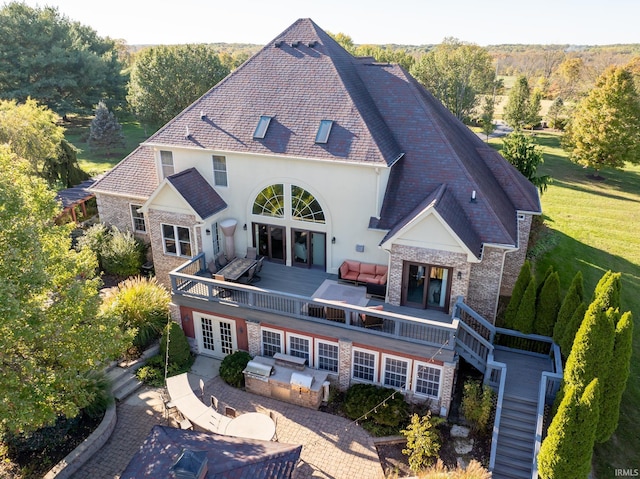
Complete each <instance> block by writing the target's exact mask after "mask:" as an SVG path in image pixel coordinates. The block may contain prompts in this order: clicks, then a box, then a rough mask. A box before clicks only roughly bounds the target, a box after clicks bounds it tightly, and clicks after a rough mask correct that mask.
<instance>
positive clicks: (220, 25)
mask: <svg viewBox="0 0 640 479" xmlns="http://www.w3.org/2000/svg"><path fill="white" fill-rule="evenodd" d="M24 1H25V3H26V4H28V5H30V6H32V7H35V6H39V7H43V6H45V5H46V6H53V7H57V8H58V10H59V12H60V13H61V14H62V15H65V16H67V17H68V18H70V19H71V20H74V21H78V22H80V23H82V24H83V25H87V26H90V27H92V28H93V29H94V30H96V31H97V32H98V34H99V35H100V36H101V37H111V38H113V39H123V40H125V42H126V43H127V44H129V45H148V44H178V43H218V42H223V43H253V44H259V45H263V44H266V43H268V42H270V41H271V40H273V39H274V38H275V37H276V36H277V35H278V34H279V33H280V32H281V31H283V30H284V29H285V28H287V27H288V26H289V25H290V24H292V23H293V22H294V21H295V20H297V19H298V18H311V19H312V20H313V21H314V22H315V23H316V24H318V25H319V26H320V27H321V28H322V29H323V30H326V31H329V32H331V33H339V32H341V33H345V34H347V35H349V36H350V37H351V38H352V39H353V41H354V43H356V44H389V43H395V44H402V45H423V44H437V43H440V42H442V40H443V39H444V38H445V37H455V38H457V39H459V40H463V41H467V42H471V43H475V44H478V45H481V46H486V45H496V44H504V43H520V44H572V45H609V44H616V43H640V28H638V19H640V1H638V0H535V1H512V2H508V1H502V2H486V1H482V0H473V1H472V0H436V1H434V0H367V1H364V0H316V1H313V0H306V1H305V0H295V1H294V0H271V1H264V0H227V1H221V0H173V1H169V0H107V1H104V0H102V1H91V0H37V1H36V0H24ZM0 2H2V5H4V4H6V3H8V2H7V1H6V0H0Z"/></svg>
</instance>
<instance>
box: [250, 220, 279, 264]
mask: <svg viewBox="0 0 640 479" xmlns="http://www.w3.org/2000/svg"><path fill="white" fill-rule="evenodd" d="M285 231H286V229H285V227H284V226H275V225H265V224H260V223H254V224H253V242H254V246H255V247H256V248H257V249H258V254H259V255H260V256H265V257H266V258H268V259H269V261H273V262H274V263H284V262H286V260H287V256H286V251H287V250H286V247H287V241H286V234H285Z"/></svg>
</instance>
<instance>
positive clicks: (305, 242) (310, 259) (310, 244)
mask: <svg viewBox="0 0 640 479" xmlns="http://www.w3.org/2000/svg"><path fill="white" fill-rule="evenodd" d="M291 236H292V238H291V240H292V241H291V244H292V251H291V264H293V265H294V266H300V267H302V268H318V269H322V270H324V269H325V258H326V235H325V234H324V233H315V232H313V231H306V230H295V229H292V230H291Z"/></svg>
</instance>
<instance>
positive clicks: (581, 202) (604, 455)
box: [492, 133, 640, 478]
mask: <svg viewBox="0 0 640 479" xmlns="http://www.w3.org/2000/svg"><path fill="white" fill-rule="evenodd" d="M559 140H560V137H559V135H554V134H548V133H538V134H537V135H536V141H537V142H538V144H540V145H541V147H542V149H543V151H544V154H545V164H544V165H543V167H541V173H543V174H548V175H551V176H552V178H553V183H552V184H551V185H550V186H549V188H548V189H547V191H546V192H545V193H544V194H543V195H542V210H543V213H544V224H545V226H546V229H545V230H543V232H542V233H541V238H540V240H539V245H540V247H539V248H536V250H535V251H536V254H535V256H534V258H533V264H534V267H535V271H536V274H537V275H538V277H539V276H540V275H541V274H543V273H544V271H545V270H546V269H547V267H548V266H549V265H553V266H554V267H555V268H556V270H558V271H559V273H560V278H561V283H562V286H563V289H564V290H565V291H566V289H567V288H568V286H569V284H570V282H571V280H572V278H573V276H574V275H575V273H576V272H577V271H578V270H581V271H582V274H583V275H584V280H585V291H587V292H590V293H591V292H593V289H594V287H595V285H596V283H597V281H598V280H599V279H600V277H601V276H602V274H603V273H604V272H605V271H607V270H612V271H619V272H621V273H622V299H621V301H622V308H623V309H624V310H625V311H627V310H631V311H632V312H634V313H635V315H636V317H638V314H640V295H639V294H638V292H639V291H640V233H639V231H638V227H639V226H640V223H639V218H640V167H639V166H633V167H627V168H625V169H624V170H622V171H615V170H610V169H606V170H603V171H602V172H601V175H602V176H603V177H604V179H603V180H602V181H598V180H594V179H592V177H591V176H590V175H592V174H593V171H592V170H587V169H583V168H582V167H580V166H577V165H575V164H573V163H571V162H570V161H569V160H568V159H567V155H566V153H565V152H564V151H563V150H562V149H561V148H560V146H559ZM492 143H493V144H494V145H496V146H498V144H499V140H492ZM545 249H546V251H545ZM633 346H634V354H633V357H632V360H631V374H630V377H629V382H628V386H627V390H626V392H625V395H624V398H623V404H622V410H621V414H620V424H619V426H618V430H617V432H616V434H615V435H614V436H613V437H612V439H611V440H610V441H609V442H607V443H605V444H602V445H598V446H597V447H596V451H595V456H594V457H595V459H594V472H595V477H596V478H609V477H613V476H614V472H615V471H614V469H616V468H637V467H638V465H639V464H640V434H639V433H638V429H637V428H638V424H640V328H638V327H637V326H636V328H635V331H634V341H633Z"/></svg>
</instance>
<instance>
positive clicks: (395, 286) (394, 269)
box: [388, 245, 471, 313]
mask: <svg viewBox="0 0 640 479" xmlns="http://www.w3.org/2000/svg"><path fill="white" fill-rule="evenodd" d="M405 261H411V262H415V263H424V264H430V265H434V266H446V267H448V268H453V270H452V271H451V296H450V299H449V311H448V312H449V313H451V312H452V310H453V305H454V304H455V299H456V298H457V297H458V296H464V297H466V296H467V290H468V287H469V271H470V266H471V263H468V262H467V255H466V254H463V253H452V252H448V251H440V250H434V249H427V248H416V247H412V246H403V245H393V246H392V248H391V263H390V265H391V268H390V270H389V279H388V282H389V287H388V291H389V300H388V301H389V303H391V304H393V305H396V306H399V305H400V302H401V299H402V274H403V272H402V268H403V264H404V262H405ZM458 273H460V279H458Z"/></svg>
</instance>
